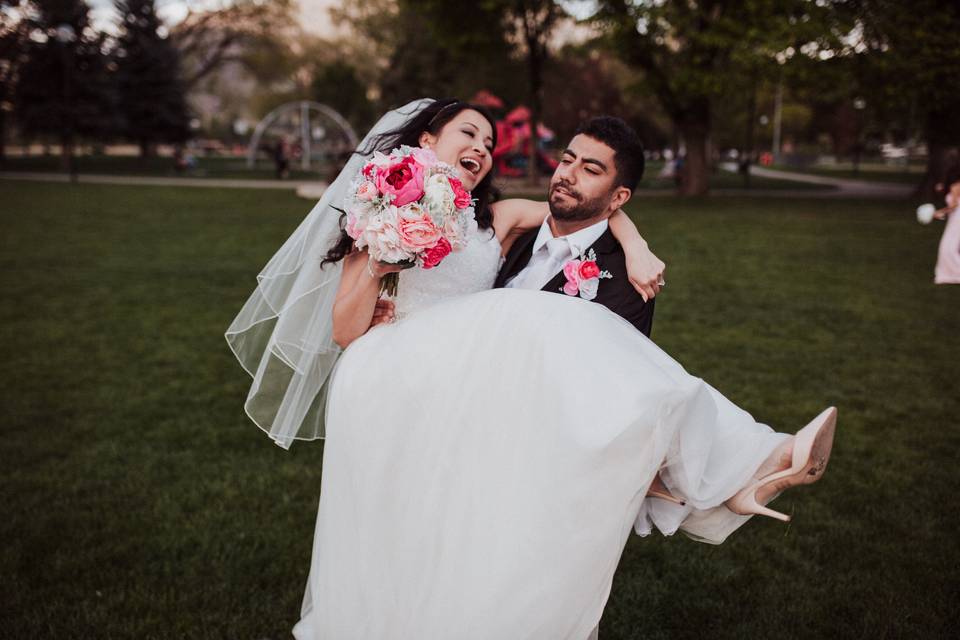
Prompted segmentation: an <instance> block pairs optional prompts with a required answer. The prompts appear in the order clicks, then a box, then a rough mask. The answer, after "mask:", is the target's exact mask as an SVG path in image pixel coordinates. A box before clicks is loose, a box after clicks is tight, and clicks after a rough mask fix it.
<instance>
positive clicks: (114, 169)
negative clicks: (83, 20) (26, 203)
mask: <svg viewBox="0 0 960 640" xmlns="http://www.w3.org/2000/svg"><path fill="white" fill-rule="evenodd" d="M298 166H299V165H298V164H297V162H292V163H291V165H290V169H291V170H290V179H291V180H320V179H322V178H323V179H329V178H330V176H329V175H327V174H328V173H329V171H331V170H334V168H333V167H331V166H325V167H324V168H323V170H322V171H321V170H317V171H302V170H300V169H298V168H297V167H298ZM661 168H663V163H662V162H649V163H648V164H647V167H646V172H645V174H644V179H643V180H642V181H641V183H640V188H641V189H674V188H675V185H674V182H673V180H671V179H660V178H658V177H657V174H658V173H659V172H660V169H661ZM0 171H33V172H55V173H61V172H63V167H62V163H61V159H60V156H58V155H51V156H28V157H8V158H7V159H6V160H4V161H2V162H0ZM77 171H78V172H79V173H80V174H81V175H83V174H106V175H121V176H162V177H185V178H196V179H198V180H200V179H204V178H232V179H238V180H273V179H275V178H276V175H275V174H274V171H273V165H272V164H271V163H269V162H264V161H260V163H259V164H258V165H257V166H256V167H255V168H253V169H248V168H247V163H246V160H245V159H244V158H221V157H198V158H197V167H196V168H195V169H193V170H191V171H186V172H184V173H181V174H178V173H177V172H176V171H174V168H173V160H172V159H171V158H160V157H156V158H136V157H129V156H102V155H101V156H79V157H78V158H77ZM523 180H525V179H523ZM543 180H544V182H546V181H547V178H546V177H544V178H543ZM710 185H711V187H713V188H714V189H743V188H745V187H744V181H743V177H742V176H739V175H736V174H733V173H730V172H727V171H720V170H719V169H718V170H717V171H715V172H714V173H713V174H712V175H711V176H710ZM750 188H751V189H790V190H798V189H812V190H823V189H830V187H826V186H824V185H816V184H808V183H803V182H795V181H791V180H780V179H777V178H760V177H758V176H751V178H750Z"/></svg>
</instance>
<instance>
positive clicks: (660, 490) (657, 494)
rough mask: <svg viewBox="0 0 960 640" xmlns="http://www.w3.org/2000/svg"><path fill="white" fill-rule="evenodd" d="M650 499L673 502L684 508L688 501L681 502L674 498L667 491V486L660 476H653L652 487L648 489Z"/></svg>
mask: <svg viewBox="0 0 960 640" xmlns="http://www.w3.org/2000/svg"><path fill="white" fill-rule="evenodd" d="M647 497H648V498H660V499H661V500H667V501H668V502H673V503H675V504H679V505H680V506H683V505H685V504H687V502H686V500H681V499H680V498H677V497H676V496H674V495H673V494H672V493H670V491H669V490H668V489H667V487H666V485H665V484H663V480H661V479H660V474H659V473H658V474H657V475H655V476H653V482H651V483H650V487H649V488H648V489H647Z"/></svg>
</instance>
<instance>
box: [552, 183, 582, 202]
mask: <svg viewBox="0 0 960 640" xmlns="http://www.w3.org/2000/svg"><path fill="white" fill-rule="evenodd" d="M557 189H563V190H564V191H566V192H567V193H568V194H570V196H571V197H573V198H575V199H577V200H578V201H579V200H583V198H581V197H580V193H579V192H578V191H575V190H574V189H571V188H570V183H569V182H566V181H565V180H558V181H556V182H554V183H553V184H551V185H550V195H553V193H554V192H555V191H556V190H557Z"/></svg>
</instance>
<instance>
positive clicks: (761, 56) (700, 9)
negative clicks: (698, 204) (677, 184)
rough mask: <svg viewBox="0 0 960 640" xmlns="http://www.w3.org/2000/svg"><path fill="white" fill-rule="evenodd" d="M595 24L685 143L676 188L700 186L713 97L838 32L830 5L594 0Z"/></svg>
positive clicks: (829, 43)
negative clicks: (596, 8) (596, 5)
mask: <svg viewBox="0 0 960 640" xmlns="http://www.w3.org/2000/svg"><path fill="white" fill-rule="evenodd" d="M600 5H601V7H600V10H599V11H598V12H597V14H596V15H595V18H594V19H595V20H596V22H597V23H598V24H599V25H601V26H602V27H603V28H605V29H606V30H607V33H608V37H609V43H610V45H611V47H612V48H613V50H614V51H616V52H617V53H618V55H620V56H621V57H622V58H623V60H624V61H625V62H627V63H628V64H629V65H631V66H632V67H634V68H635V69H637V70H638V71H639V72H640V73H641V75H642V79H643V82H644V84H645V85H646V86H647V87H648V88H649V89H650V91H652V92H653V94H654V95H656V96H657V99H658V100H659V101H660V103H661V105H662V106H663V109H664V110H665V111H666V112H667V114H668V115H669V116H670V118H671V119H672V120H673V122H674V123H675V125H676V126H677V128H678V130H679V131H680V133H681V134H682V136H683V138H684V141H685V143H686V147H687V162H686V163H685V165H684V168H685V179H684V186H683V191H684V192H685V193H689V194H696V193H703V192H705V191H706V190H707V185H708V181H707V176H708V172H709V166H708V161H707V158H708V152H707V146H706V145H707V139H708V138H709V136H710V134H711V131H712V128H713V126H714V122H713V115H714V111H715V109H716V103H717V101H718V100H723V99H726V98H728V97H730V96H731V95H736V94H737V93H744V92H747V91H756V86H757V83H758V82H759V81H760V80H761V79H762V78H763V77H764V76H765V75H767V76H769V75H770V74H773V73H778V72H777V71H775V70H776V69H777V62H785V61H786V59H787V58H788V57H789V56H788V55H787V52H800V51H804V52H805V54H806V55H816V54H817V52H818V51H820V50H829V49H831V48H835V47H836V46H837V44H838V42H839V40H840V38H841V37H842V36H843V35H844V34H845V33H846V31H845V30H844V28H843V25H844V22H843V19H842V17H843V16H842V15H841V14H840V12H838V11H836V10H835V9H836V7H835V6H834V5H833V4H832V3H830V2H811V1H809V0H748V1H740V0H697V1H688V0H665V1H663V2H628V1H627V0H606V1H604V2H601V3H600Z"/></svg>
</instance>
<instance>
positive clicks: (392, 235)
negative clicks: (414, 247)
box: [357, 207, 411, 263]
mask: <svg viewBox="0 0 960 640" xmlns="http://www.w3.org/2000/svg"><path fill="white" fill-rule="evenodd" d="M391 209H392V211H391ZM391 214H392V215H391ZM363 241H364V243H365V244H366V245H369V247H370V248H369V250H368V251H369V252H370V255H371V256H372V257H373V259H374V260H378V261H380V262H390V263H396V262H401V261H403V260H409V259H410V257H411V256H409V255H408V254H407V252H406V251H404V250H403V249H402V248H401V247H400V234H399V233H397V227H396V208H395V207H390V208H389V209H387V210H385V211H384V214H383V215H375V216H372V217H371V218H370V222H369V223H368V224H367V229H366V231H364V234H363ZM357 244H358V246H359V242H358V243H357Z"/></svg>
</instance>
